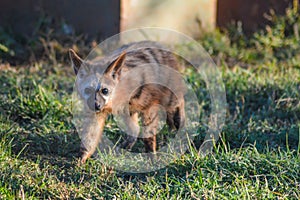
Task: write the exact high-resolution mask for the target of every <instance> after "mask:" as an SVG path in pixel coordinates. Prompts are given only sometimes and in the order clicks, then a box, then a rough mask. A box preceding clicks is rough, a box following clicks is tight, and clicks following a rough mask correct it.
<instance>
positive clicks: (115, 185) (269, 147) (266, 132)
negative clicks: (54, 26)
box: [0, 9, 300, 199]
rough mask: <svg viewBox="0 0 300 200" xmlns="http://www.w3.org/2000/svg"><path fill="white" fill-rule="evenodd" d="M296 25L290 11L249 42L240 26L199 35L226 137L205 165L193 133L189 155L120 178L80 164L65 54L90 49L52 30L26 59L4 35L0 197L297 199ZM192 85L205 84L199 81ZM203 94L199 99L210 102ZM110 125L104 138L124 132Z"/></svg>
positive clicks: (299, 70)
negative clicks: (218, 79) (216, 76)
mask: <svg viewBox="0 0 300 200" xmlns="http://www.w3.org/2000/svg"><path fill="white" fill-rule="evenodd" d="M299 24H300V20H299V15H298V14H297V13H295V12H294V10H292V9H291V10H289V11H288V12H287V15H286V16H284V17H277V16H273V21H272V25H270V26H267V27H266V29H265V30H262V31H259V32H257V33H254V34H252V35H247V36H246V35H244V34H243V32H242V31H241V30H239V29H236V28H234V27H233V28H229V29H227V30H226V31H225V32H222V33H221V32H220V31H215V32H213V33H209V34H204V35H202V36H201V37H200V38H199V43H201V44H202V45H203V47H204V48H205V49H206V50H207V52H208V53H209V54H210V55H211V56H212V57H213V59H214V61H215V62H216V64H217V66H218V68H219V70H220V71H221V72H222V77H223V81H224V84H225V88H226V96H227V105H228V106H227V115H226V123H225V126H224V127H223V130H222V133H221V139H220V140H219V141H218V143H217V144H216V146H215V148H214V150H213V152H212V153H211V154H209V155H208V156H206V157H204V158H203V157H200V156H199V155H198V147H199V143H200V142H201V138H202V136H201V134H199V133H195V134H196V135H197V134H199V136H197V137H195V139H194V140H193V141H191V146H190V149H189V151H188V152H187V153H186V154H184V155H183V156H181V157H178V158H177V159H175V160H174V163H172V164H170V165H169V166H167V167H166V168H163V169H161V170H158V171H156V172H151V173H146V174H128V173H124V172H120V171H116V170H114V169H112V168H110V167H109V166H107V165H105V163H101V162H100V161H99V160H96V159H90V160H89V161H88V162H87V163H86V164H85V165H83V166H78V165H77V164H78V152H79V144H80V139H79V137H78V134H77V132H76V130H75V127H74V125H73V124H72V111H71V100H72V99H71V93H72V90H73V83H74V80H75V76H74V75H73V71H72V69H71V68H70V64H69V62H68V61H67V49H68V48H69V47H72V46H71V45H70V43H72V44H73V48H74V45H76V42H77V45H78V46H79V48H80V47H81V46H85V47H86V48H87V49H88V47H87V46H86V45H85V44H80V45H81V46H80V45H79V44H78V41H79V40H78V37H77V40H76V39H74V40H68V43H66V42H65V43H61V42H60V41H59V40H57V39H53V38H55V37H54V36H53V35H51V32H47V33H48V34H44V35H43V34H42V35H40V37H39V38H38V39H37V40H34V41H30V44H31V45H32V46H31V49H33V50H34V51H33V53H32V51H28V52H30V53H28V54H27V55H28V57H27V58H28V59H27V60H26V59H21V58H18V57H17V54H19V53H20V54H22V53H23V55H26V52H27V50H28V49H22V48H21V47H20V45H19V41H17V39H15V38H14V37H13V36H10V35H9V34H7V33H6V32H5V31H4V30H1V31H0V33H1V35H0V44H1V45H0V52H1V53H2V54H1V56H2V58H3V60H2V64H1V65H0V99H1V101H0V169H1V171H0V180H1V181H0V198H1V199H14V198H16V197H17V198H25V199H34V198H47V199H48V198H55V199H56V198H60V199H74V198H83V199H104V198H105V199H106V198H107V199H110V198H115V199H140V198H143V199H183V198H186V199H217V198H218V199H220V198H221V199H224V198H228V199H265V198H272V199H273V198H276V199H299V198H300V192H299V191H300V139H299V138H300V119H299V117H300V40H299ZM52 36H53V38H52ZM23 42H24V41H23ZM37 44H42V45H41V46H38V45H37ZM76 47H77V46H75V48H76ZM35 52H43V53H35ZM189 80H190V81H191V82H193V83H195V84H197V83H198V82H197V81H198V79H197V77H195V76H193V75H192V74H190V75H189ZM206 92H207V91H205V88H203V89H201V91H199V92H198V93H197V94H198V98H199V101H200V100H201V99H202V101H203V103H204V105H205V103H206V102H205V98H204V97H205V95H204V94H205V93H206ZM110 123H112V125H113V122H110ZM110 127H112V126H107V127H106V129H105V131H106V132H110V133H112V134H114V133H115V132H117V131H118V130H117V129H111V128H110ZM200 130H201V129H200Z"/></svg>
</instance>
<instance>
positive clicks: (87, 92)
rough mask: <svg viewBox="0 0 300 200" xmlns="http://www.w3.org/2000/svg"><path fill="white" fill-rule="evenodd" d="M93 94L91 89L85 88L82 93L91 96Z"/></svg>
mask: <svg viewBox="0 0 300 200" xmlns="http://www.w3.org/2000/svg"><path fill="white" fill-rule="evenodd" d="M93 92H94V89H93V88H91V87H88V88H85V89H84V93H85V94H92V93H93Z"/></svg>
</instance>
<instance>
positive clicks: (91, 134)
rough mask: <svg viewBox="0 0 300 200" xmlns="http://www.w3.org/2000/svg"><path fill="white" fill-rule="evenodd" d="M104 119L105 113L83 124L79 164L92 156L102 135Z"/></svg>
mask: <svg viewBox="0 0 300 200" xmlns="http://www.w3.org/2000/svg"><path fill="white" fill-rule="evenodd" d="M106 117H107V114H106V113H100V114H97V115H96V116H95V117H92V118H87V119H86V121H85V122H84V124H83V127H82V135H81V145H80V152H81V164H83V163H85V162H86V160H87V159H88V158H90V157H91V156H92V155H93V154H94V152H95V150H96V148H97V146H98V144H99V142H100V139H101V136H102V133H103V129H104V125H105V120H106Z"/></svg>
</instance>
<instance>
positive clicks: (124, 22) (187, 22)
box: [0, 0, 293, 40]
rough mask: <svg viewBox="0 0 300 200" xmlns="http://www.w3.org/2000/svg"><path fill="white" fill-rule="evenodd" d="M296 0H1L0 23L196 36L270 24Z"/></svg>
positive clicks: (20, 29)
mask: <svg viewBox="0 0 300 200" xmlns="http://www.w3.org/2000/svg"><path fill="white" fill-rule="evenodd" d="M292 3H293V0H264V1H260V0H243V1H241V0H219V1H217V0H189V1H182V0H164V1H161V0H143V1H138V0H100V1H99V0H89V1H84V0H53V1H46V0H38V1H36V0H15V1H10V0H2V1H1V2H0V26H1V27H4V28H6V29H9V30H11V31H14V32H17V33H19V34H25V35H27V36H32V35H33V34H35V33H36V32H37V31H38V29H39V28H40V27H41V26H42V25H43V24H44V23H57V24H58V25H59V24H60V25H61V26H62V27H61V28H62V29H63V31H64V33H65V34H71V33H73V32H77V33H84V34H87V35H88V37H90V38H93V39H94V38H96V39H100V40H101V39H104V38H107V37H109V36H111V35H114V34H117V33H118V32H120V31H125V30H128V29H132V28H139V27H149V26H155V27H165V28H170V29H174V30H177V31H180V32H183V33H185V34H188V35H190V36H194V37H197V36H198V35H199V34H201V32H202V31H210V30H213V29H214V28H216V27H223V28H224V27H226V26H228V24H232V23H236V22H238V21H240V22H241V24H242V28H243V30H245V32H253V31H256V30H257V29H259V28H262V27H263V26H264V25H265V24H267V23H268V20H267V18H266V14H267V13H269V12H270V10H272V11H274V12H276V13H277V14H284V13H285V10H286V8H288V6H289V5H291V4H292Z"/></svg>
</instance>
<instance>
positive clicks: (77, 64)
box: [69, 49, 84, 75]
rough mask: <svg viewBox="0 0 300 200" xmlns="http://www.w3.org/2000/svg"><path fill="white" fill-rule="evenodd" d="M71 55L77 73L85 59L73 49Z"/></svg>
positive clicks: (70, 50)
mask: <svg viewBox="0 0 300 200" xmlns="http://www.w3.org/2000/svg"><path fill="white" fill-rule="evenodd" d="M69 57H70V60H71V62H72V67H73V69H74V72H75V74H76V75H77V73H78V71H79V68H80V67H81V65H82V64H83V62H84V61H83V60H82V59H81V58H80V57H79V56H78V55H77V54H76V53H75V51H74V50H73V49H69Z"/></svg>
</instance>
